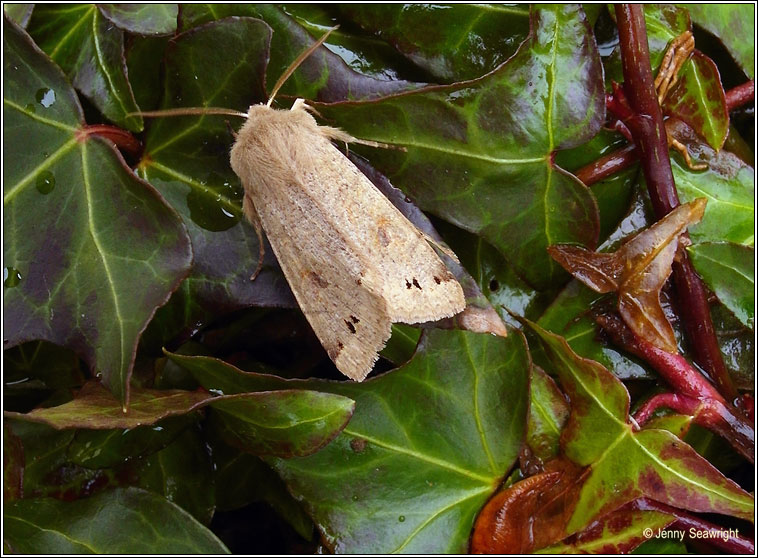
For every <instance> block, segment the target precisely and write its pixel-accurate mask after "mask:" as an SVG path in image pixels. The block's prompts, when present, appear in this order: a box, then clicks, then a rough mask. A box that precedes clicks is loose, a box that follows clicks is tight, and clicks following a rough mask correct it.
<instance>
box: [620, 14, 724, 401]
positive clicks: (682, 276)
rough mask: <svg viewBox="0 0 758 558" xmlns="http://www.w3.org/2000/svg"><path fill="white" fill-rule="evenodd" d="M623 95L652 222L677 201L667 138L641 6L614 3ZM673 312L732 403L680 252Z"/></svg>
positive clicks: (702, 301) (695, 280) (701, 299)
mask: <svg viewBox="0 0 758 558" xmlns="http://www.w3.org/2000/svg"><path fill="white" fill-rule="evenodd" d="M616 20H617V21H618V28H619V43H620V46H621V61H622V65H623V69H624V92H625V94H626V98H627V99H628V102H629V106H630V107H631V109H632V111H633V112H634V116H632V117H631V118H628V119H626V120H625V121H624V124H626V125H627V127H628V128H629V130H630V131H631V133H632V136H633V137H634V139H635V143H636V144H637V149H638V151H639V154H640V164H641V166H642V172H643V174H644V176H645V181H646V182H647V186H648V192H649V194H650V199H651V201H652V204H653V209H654V211H655V214H656V217H657V218H658V219H661V218H662V217H664V216H665V215H666V214H668V213H669V212H670V211H671V210H673V209H674V208H675V207H676V206H677V205H679V196H678V195H677V192H676V186H675V185H674V175H673V174H672V172H671V163H670V161H669V154H668V137H667V135H666V128H665V126H664V123H663V113H662V112H661V107H660V105H659V104H658V97H657V93H656V91H655V86H654V80H653V71H652V68H651V67H650V53H649V51H648V44H647V31H646V28H645V16H644V12H643V7H642V6H641V5H639V4H616ZM673 276H674V285H675V286H676V292H677V299H678V307H679V311H680V315H681V317H682V322H683V324H684V329H685V331H686V333H687V338H688V339H689V341H690V345H691V347H692V350H693V353H694V355H695V359H696V360H697V362H698V363H699V364H700V365H701V366H702V367H703V368H704V369H705V370H706V371H707V372H708V373H709V374H710V376H711V378H712V379H713V381H714V382H715V383H716V385H717V386H718V388H719V391H720V392H721V393H722V394H724V395H725V396H726V397H727V398H729V399H730V400H732V401H734V400H736V399H737V397H738V393H737V390H736V388H735V387H734V383H733V382H732V379H731V377H730V376H729V372H728V371H727V369H726V366H725V365H724V361H723V358H722V356H721V350H720V349H719V345H718V341H717V340H716V333H715V330H714V328H713V322H712V321H711V315H710V309H709V307H708V300H707V296H706V291H705V288H704V286H703V283H702V282H701V281H700V278H699V277H698V276H697V274H696V273H695V270H694V268H693V267H692V263H691V262H690V260H689V257H688V255H687V253H686V252H683V253H682V257H681V259H680V261H676V262H674V265H673Z"/></svg>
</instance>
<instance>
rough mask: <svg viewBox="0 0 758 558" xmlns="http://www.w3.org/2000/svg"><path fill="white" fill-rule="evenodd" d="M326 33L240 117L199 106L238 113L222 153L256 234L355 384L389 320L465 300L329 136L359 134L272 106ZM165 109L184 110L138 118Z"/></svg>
mask: <svg viewBox="0 0 758 558" xmlns="http://www.w3.org/2000/svg"><path fill="white" fill-rule="evenodd" d="M328 34H329V33H326V34H325V35H324V36H323V37H321V39H320V40H318V41H317V42H316V43H314V44H313V45H312V46H311V47H309V48H308V49H307V50H306V51H304V52H303V53H302V54H301V55H300V56H298V58H297V59H296V60H295V61H294V62H293V63H292V64H291V65H290V67H289V68H287V70H286V71H285V72H284V74H283V75H282V76H281V77H280V78H279V80H278V81H277V83H276V84H275V85H274V88H273V90H272V93H271V96H270V97H269V99H268V102H267V103H265V104H258V105H253V106H251V107H250V109H249V111H248V112H247V114H244V113H239V112H235V111H226V112H223V111H224V110H225V109H211V110H208V109H198V110H200V111H203V112H204V113H206V114H207V113H211V112H216V111H218V112H216V113H217V114H218V113H223V114H234V115H237V116H244V117H246V119H247V120H246V122H245V123H244V125H243V126H242V128H241V129H240V130H239V131H238V132H237V134H236V139H235V142H234V145H233V147H232V149H231V157H230V161H231V166H232V169H233V170H234V172H235V173H236V174H237V176H238V177H239V179H240V181H241V182H242V186H243V188H244V198H243V203H242V207H243V213H244V215H245V217H246V218H247V219H248V220H249V221H250V222H251V223H252V224H253V226H254V227H255V230H256V232H257V233H258V235H259V238H260V237H261V229H262V230H263V231H265V233H266V236H267V237H268V239H269V242H270V244H271V247H272V249H273V251H274V254H275V255H276V257H277V260H278V261H279V264H280V266H281V268H282V271H283V272H284V276H285V278H286V279H287V282H288V283H289V285H290V288H291V289H292V292H293V293H294V295H295V299H296V300H297V303H298V305H299V306H300V308H301V310H302V311H303V313H304V315H305V317H306V319H307V320H308V322H309V323H310V325H311V327H312V328H313V331H314V332H315V334H316V336H317V337H318V339H319V341H320V342H321V344H322V345H323V347H324V348H325V349H326V352H327V354H328V355H329V358H331V360H332V361H333V362H334V364H335V365H336V366H337V368H338V369H339V370H340V372H342V373H343V374H345V375H346V376H348V377H350V378H352V379H353V380H357V381H361V380H363V379H364V378H365V377H366V375H367V374H368V373H369V372H370V371H371V369H372V368H373V365H374V363H375V362H376V360H377V359H378V352H379V351H380V350H381V349H382V348H383V347H384V345H385V344H386V342H387V340H388V339H389V337H390V331H391V325H392V323H393V322H403V323H420V322H428V321H433V320H438V319H441V318H446V317H450V316H453V315H455V314H457V313H458V312H461V311H462V310H463V309H464V308H465V305H466V302H465V297H464V294H463V289H462V288H461V286H460V284H459V283H458V281H457V280H456V279H455V277H454V276H453V274H452V273H451V272H450V271H449V270H448V269H447V267H446V266H445V264H444V263H443V262H442V260H441V259H440V257H439V256H438V255H437V253H436V252H435V250H434V249H433V248H432V246H431V245H430V244H429V241H428V239H427V237H426V236H425V235H424V234H423V233H422V232H420V231H419V230H418V229H417V228H416V227H415V226H414V225H413V224H412V223H411V222H410V221H408V219H407V218H406V217H405V216H404V215H403V214H402V213H401V212H400V211H399V210H398V209H397V208H396V207H395V206H394V205H392V203H390V201H389V200H388V199H387V198H386V197H385V196H384V195H383V194H381V193H380V192H379V190H377V188H376V187H375V186H374V184H373V183H372V182H371V181H370V180H369V179H368V178H367V177H366V176H365V175H364V174H363V173H361V172H360V171H359V170H358V168H357V167H356V166H355V165H354V164H353V163H352V162H351V161H350V160H349V159H348V158H347V157H346V156H345V155H344V154H343V153H342V152H341V151H340V150H339V149H338V148H337V147H335V145H334V144H333V143H332V141H344V142H361V140H356V139H355V138H353V137H351V136H350V135H349V134H347V133H345V132H343V131H342V130H339V129H337V128H332V127H328V126H320V125H318V123H317V122H316V120H315V119H314V117H313V116H312V115H311V114H310V111H311V110H312V109H311V108H310V107H309V105H307V104H306V103H305V101H304V100H302V99H297V100H296V101H295V103H294V104H293V105H292V108H291V109H290V110H280V109H276V108H272V107H271V103H272V102H273V100H274V97H275V96H276V94H277V92H278V90H279V88H280V87H281V86H282V85H283V83H284V82H285V81H286V80H287V78H288V77H289V76H290V75H291V74H292V73H293V72H294V71H295V69H297V67H298V66H299V65H300V63H302V61H303V60H305V59H306V58H307V57H308V56H309V55H310V54H312V53H313V52H314V51H315V50H316V48H318V47H319V46H320V45H321V44H322V43H323V42H324V41H325V40H326V38H327V36H328ZM169 112H171V113H173V114H180V113H182V114H187V112H186V111H182V109H176V110H173V111H157V112H156V113H143V114H144V115H146V116H150V115H158V113H161V114H164V115H165V114H167V113H169ZM361 143H368V144H371V145H377V144H373V143H372V142H361ZM260 246H261V250H262V247H263V243H262V242H261V243H260ZM260 256H262V252H261V254H260ZM261 261H262V257H260V258H259V263H258V269H257V270H256V273H255V274H254V275H253V277H255V275H257V272H258V271H259V270H260V266H261Z"/></svg>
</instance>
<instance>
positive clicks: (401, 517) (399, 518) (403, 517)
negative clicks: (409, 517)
mask: <svg viewBox="0 0 758 558" xmlns="http://www.w3.org/2000/svg"><path fill="white" fill-rule="evenodd" d="M397 520H398V521H399V522H400V523H402V522H403V521H405V516H404V515H401V516H400V517H398V518H397Z"/></svg>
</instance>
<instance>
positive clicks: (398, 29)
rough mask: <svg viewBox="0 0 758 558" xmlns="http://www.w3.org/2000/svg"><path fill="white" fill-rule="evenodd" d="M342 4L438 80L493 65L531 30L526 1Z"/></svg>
mask: <svg viewBox="0 0 758 558" xmlns="http://www.w3.org/2000/svg"><path fill="white" fill-rule="evenodd" d="M338 9H339V12H340V13H341V14H343V15H346V16H347V17H349V18H350V20H351V21H352V22H353V23H355V24H357V25H359V26H360V27H361V28H362V29H363V30H365V31H368V32H370V33H373V34H375V35H376V36H378V37H380V38H382V39H383V40H385V41H387V42H389V43H390V44H392V45H393V46H394V47H395V48H396V49H397V50H399V51H400V52H402V53H403V54H404V55H405V56H406V57H408V59H410V60H411V61H412V62H414V63H415V64H416V65H417V66H419V67H420V68H423V69H424V70H426V71H428V72H429V73H430V74H431V75H432V76H434V77H435V78H436V79H437V80H438V81H439V82H440V83H452V82H456V81H464V80H467V79H474V78H477V77H479V76H482V75H484V74H486V73H487V72H490V71H492V70H494V69H495V68H496V67H497V66H499V65H500V64H502V63H503V62H505V61H506V60H507V59H508V58H509V57H510V56H511V55H512V54H513V53H514V52H516V49H517V48H518V46H519V44H521V42H522V41H523V40H524V39H525V38H526V36H527V34H528V33H529V9H528V7H527V6H523V5H510V6H507V5H502V4H453V5H433V4H341V5H338Z"/></svg>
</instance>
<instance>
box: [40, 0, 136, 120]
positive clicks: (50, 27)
mask: <svg viewBox="0 0 758 558" xmlns="http://www.w3.org/2000/svg"><path fill="white" fill-rule="evenodd" d="M28 30H29V34H30V35H31V36H32V37H33V38H34V40H35V41H36V42H37V44H38V45H39V47H40V48H41V49H42V50H43V51H45V53H47V54H48V55H49V56H50V58H51V59H52V60H53V61H54V62H55V63H56V64H58V65H59V66H60V67H61V68H62V69H63V71H64V72H65V73H66V75H67V76H68V77H69V78H70V79H71V82H72V83H73V84H74V87H76V89H78V90H79V91H81V92H82V94H83V95H84V96H85V97H87V98H88V99H89V100H90V102H92V104H94V105H95V106H96V107H97V108H98V109H99V110H100V111H101V112H102V113H103V114H104V115H105V116H106V117H107V118H108V119H109V120H111V121H112V122H113V123H115V124H118V125H119V126H122V127H124V128H126V129H128V130H133V131H137V132H138V131H140V130H142V127H143V122H142V117H141V116H138V115H131V116H127V115H128V114H129V113H135V112H139V107H138V106H137V103H136V102H135V100H134V94H133V93H132V88H131V85H130V84H129V78H128V77H127V73H126V61H125V60H124V33H123V31H121V30H120V29H117V28H116V27H114V26H113V25H112V24H111V23H110V22H109V21H108V20H107V19H105V18H104V17H103V15H102V14H101V13H100V11H99V10H98V9H97V7H96V5H95V4H68V5H66V4H44V5H38V6H37V7H36V9H35V10H34V13H33V14H32V19H31V21H30V22H29V26H28ZM56 93H57V92H56Z"/></svg>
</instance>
